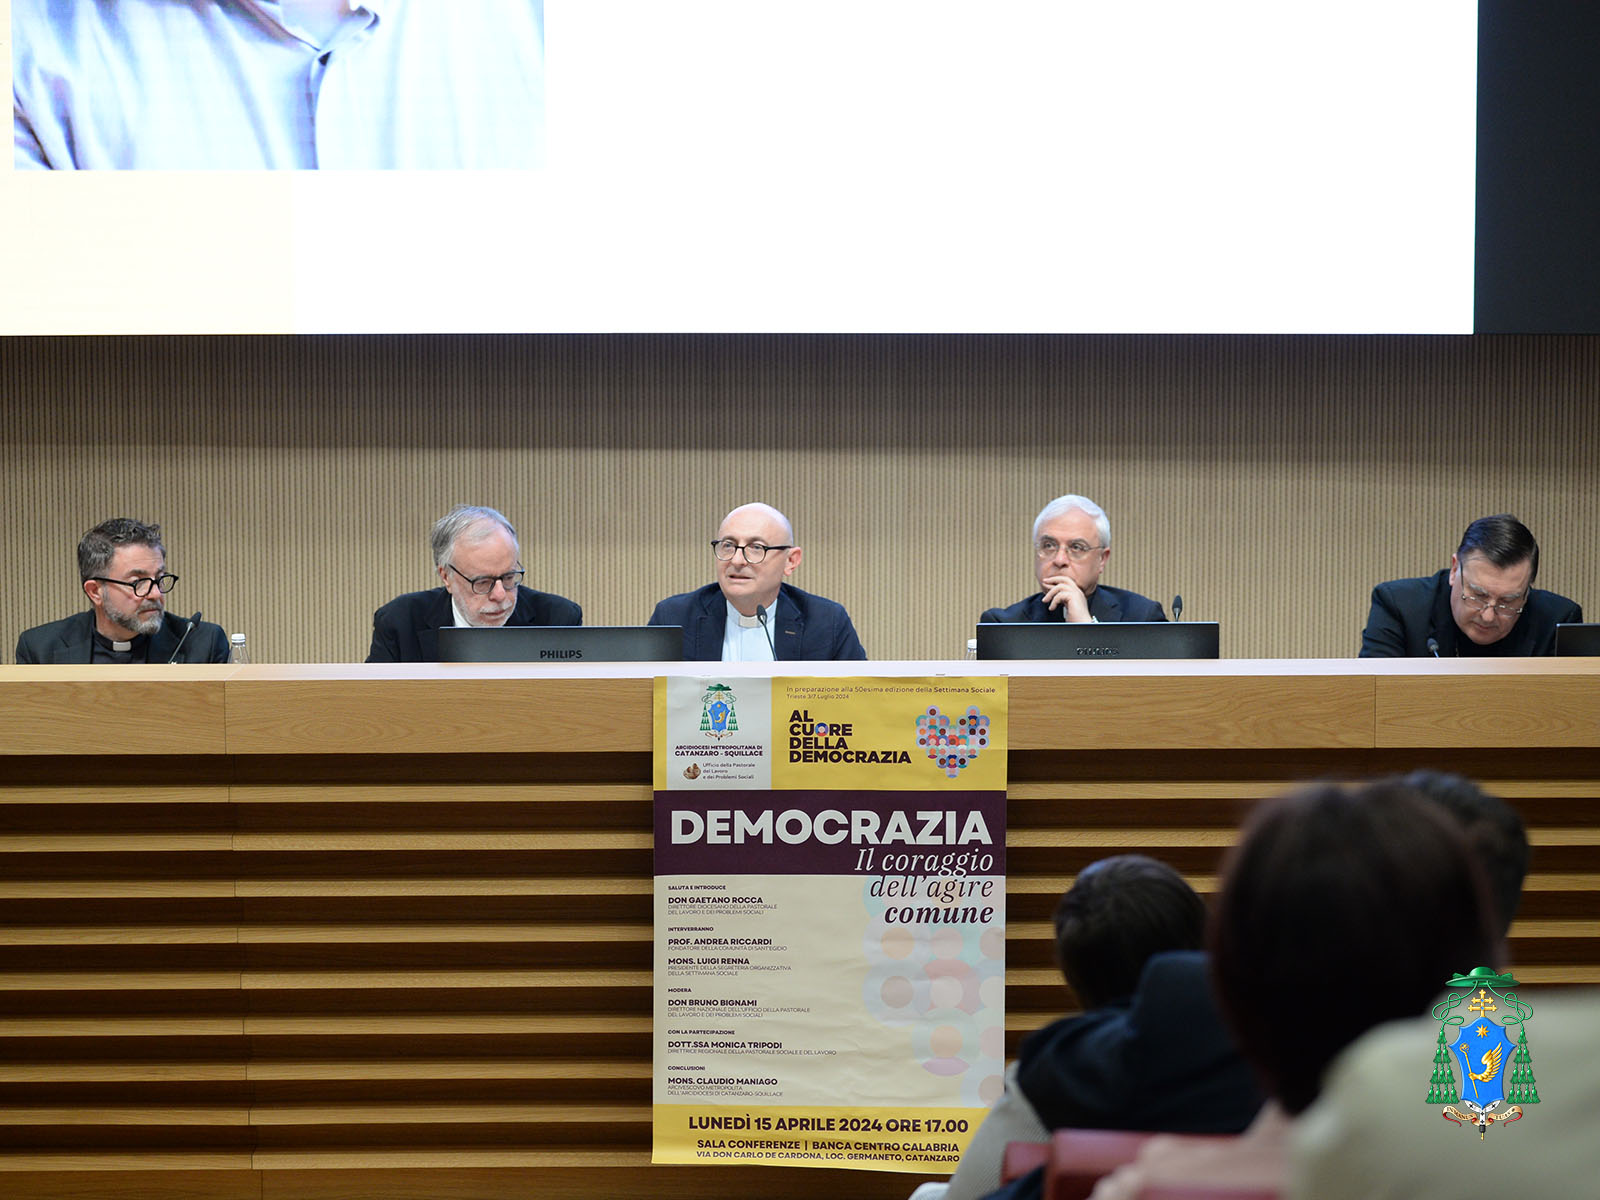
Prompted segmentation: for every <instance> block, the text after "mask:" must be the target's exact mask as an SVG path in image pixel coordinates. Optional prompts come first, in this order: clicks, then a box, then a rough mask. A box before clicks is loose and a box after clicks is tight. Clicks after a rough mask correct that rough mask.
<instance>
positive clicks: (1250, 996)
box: [1094, 780, 1502, 1200]
mask: <svg viewBox="0 0 1600 1200" xmlns="http://www.w3.org/2000/svg"><path fill="white" fill-rule="evenodd" d="M1208 944H1209V946H1210V949H1211V955H1212V970H1213V977H1214V979H1215V983H1216V989H1217V997H1218V1001H1219V1003H1220V1005H1221V1007H1222V1012H1223V1016H1224V1017H1225V1019H1226V1021H1227V1024H1228V1026H1229V1028H1230V1029H1231V1030H1232V1031H1233V1035H1234V1037H1235V1039H1236V1040H1237V1042H1238V1044H1239V1047H1240V1049H1241V1050H1242V1051H1243V1053H1244V1056H1245V1058H1246V1059H1248V1060H1249V1062H1250V1063H1251V1065H1252V1066H1253V1067H1254V1068H1255V1070H1256V1072H1257V1074H1258V1076H1259V1078H1260V1079H1261V1082H1262V1083H1263V1085H1264V1086H1265V1088H1266V1090H1267V1093H1268V1094H1269V1096H1270V1097H1271V1098H1272V1102H1271V1103H1269V1104H1267V1105H1266V1107H1265V1108H1263V1109H1262V1112H1261V1115H1260V1116H1259V1117H1258V1118H1257V1119H1256V1120H1255V1122H1254V1123H1253V1124H1252V1125H1251V1126H1250V1128H1249V1129H1248V1130H1247V1131H1246V1132H1245V1133H1244V1134H1243V1135H1241V1136H1240V1137H1237V1138H1230V1139H1226V1140H1224V1141H1220V1142H1217V1141H1211V1142H1204V1143H1202V1142H1198V1141H1196V1140H1194V1139H1189V1140H1187V1141H1186V1140H1184V1139H1180V1138H1170V1137H1161V1138H1155V1139H1152V1140H1151V1141H1150V1142H1148V1143H1146V1145H1145V1147H1144V1148H1143V1150H1142V1151H1141V1152H1140V1154H1139V1156H1138V1158H1137V1159H1136V1160H1135V1161H1134V1162H1133V1163H1131V1164H1129V1165H1128V1166H1125V1167H1122V1168H1120V1169H1118V1170H1117V1171H1116V1172H1114V1173H1112V1174H1111V1175H1109V1176H1107V1177H1106V1178H1105V1179H1102V1180H1101V1181H1100V1184H1099V1186H1098V1187H1097V1188H1096V1189H1095V1192H1094V1200H1126V1198H1130V1197H1133V1196H1137V1195H1138V1194H1139V1192H1140V1190H1141V1189H1143V1188H1145V1187H1148V1186H1152V1185H1162V1184H1167V1185H1170V1184H1175V1183H1186V1184H1191V1185H1194V1184H1207V1185H1215V1186H1219V1187H1220V1186H1231V1187H1239V1188H1262V1189H1280V1190H1281V1189H1282V1188H1283V1187H1284V1185H1285V1182H1286V1178H1287V1169H1288V1168H1287V1163H1288V1143H1289V1134H1290V1131H1291V1128H1292V1124H1293V1120H1292V1119H1293V1118H1294V1117H1297V1116H1298V1115H1299V1114H1300V1113H1302V1112H1304V1111H1305V1110H1306V1108H1307V1107H1309V1106H1310V1104H1311V1103H1312V1101H1314V1100H1315V1099H1316V1098H1317V1095H1318V1093H1319V1092H1320V1091H1321V1088H1322V1080H1323V1074H1324V1072H1325V1071H1326V1070H1327V1069H1328V1066H1329V1064H1330V1063H1332V1062H1333V1060H1334V1058H1335V1057H1336V1056H1337V1055H1338V1054H1339V1052H1340V1051H1341V1050H1343V1049H1344V1048H1345V1047H1346V1046H1348V1045H1349V1044H1350V1043H1351V1042H1353V1041H1355V1040H1356V1038H1358V1037H1359V1036H1360V1035H1361V1034H1363V1033H1365V1032H1366V1031H1367V1030H1368V1029H1371V1028H1373V1027H1374V1026H1376V1025H1379V1024H1381V1023H1383V1022H1386V1021H1392V1020H1396V1019H1399V1018H1402V1017H1414V1016H1417V1015H1419V1014H1422V1013H1426V1012H1428V1011H1429V1009H1430V1007H1431V1006H1432V1004H1433V1002H1434V1000H1435V998H1436V997H1437V996H1438V995H1439V993H1440V992H1442V991H1443V990H1444V987H1445V984H1446V983H1447V982H1448V981H1449V980H1450V979H1451V978H1452V977H1453V976H1455V975H1457V974H1458V973H1463V972H1466V971H1470V970H1472V969H1473V968H1474V967H1477V966H1482V965H1492V964H1495V963H1496V962H1497V961H1498V960H1499V958H1500V956H1501V953H1502V942H1501V938H1500V935H1499V932H1498V929H1497V918H1496V915H1495V913H1494V909H1493V903H1492V901H1491V900H1490V898H1489V894H1488V888H1487V886H1486V883H1485V880H1484V873H1483V870H1482V868H1481V867H1480V865H1479V863H1478V861H1477V859H1476V858H1475V857H1474V855H1473V853H1472V851H1471V850H1470V849H1469V848H1468V846H1467V842H1466V839H1465V837H1464V836H1463V835H1462V833H1461V830H1460V828H1459V827H1458V826H1457V824H1456V823H1455V822H1454V821H1452V820H1451V819H1450V818H1449V817H1448V816H1446V815H1445V814H1444V813H1443V812H1441V811H1440V810H1439V808H1438V807H1437V806H1436V805H1435V804H1432V803H1430V802H1429V801H1428V800H1426V799H1425V798H1424V797H1423V796H1422V795H1421V794H1420V793H1419V792H1418V791H1417V790H1416V789H1415V788H1413V787H1410V786H1408V785H1406V784H1404V783H1402V782H1400V781H1398V780H1381V781H1379V782H1377V783H1371V784H1366V785H1364V786H1356V787H1340V786H1336V785H1333V784H1320V785H1315V786H1312V787H1308V788H1306V789H1304V790H1302V791H1299V792H1295V793H1291V794H1290V795H1288V796H1285V797H1282V798H1280V799H1278V800H1274V801H1269V802H1268V803H1267V804H1265V805H1263V806H1262V807H1261V808H1259V809H1257V810H1256V812H1255V813H1253V814H1252V815H1251V817H1250V819H1249V820H1248V821H1247V822H1246V823H1245V827H1244V830H1243V832H1242V834H1241V837H1240V840H1239V843H1238V845H1237V846H1236V847H1235V848H1234V849H1233V851H1232V852H1231V853H1230V854H1229V856H1228V859H1227V862H1226V864H1225V866H1224V868H1223V879H1222V888H1221V892H1220V894H1219V896H1218V899H1217V905H1216V911H1215V916H1214V919H1213V921H1212V925H1211V930H1210V934H1209V937H1208Z"/></svg>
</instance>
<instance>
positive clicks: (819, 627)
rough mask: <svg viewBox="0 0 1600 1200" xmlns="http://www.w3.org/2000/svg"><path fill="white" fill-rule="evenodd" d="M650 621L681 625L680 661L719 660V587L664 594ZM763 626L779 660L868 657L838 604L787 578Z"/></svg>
mask: <svg viewBox="0 0 1600 1200" xmlns="http://www.w3.org/2000/svg"><path fill="white" fill-rule="evenodd" d="M649 624H651V625H682V626H683V661H684V662H721V661H722V634H723V631H724V630H725V628H726V626H727V624H728V602H727V601H726V600H724V599H723V597H722V589H721V588H720V587H718V586H717V585H716V584H714V583H708V584H707V585H706V586H705V587H703V588H701V589H700V590H699V591H695V592H684V593H683V594H682V595H681V596H669V597H667V599H665V600H663V601H662V602H661V603H660V604H658V605H656V610H655V612H653V613H651V614H650V621H649ZM767 628H768V631H769V632H770V633H771V634H772V647H773V652H774V655H775V657H776V658H777V660H778V661H779V662H790V661H802V660H803V661H810V662H825V661H829V660H839V659H864V658H866V657H867V652H866V651H865V650H863V649H862V648H861V640H860V639H859V638H858V637H856V628H855V626H854V625H852V624H851V623H850V614H849V613H847V612H845V610H844V608H843V607H842V606H840V605H838V604H835V603H834V602H833V601H832V600H824V599H823V598H822V597H821V596H813V595H812V594H811V593H810V592H802V591H801V590H800V589H799V588H797V587H790V586H789V585H788V584H787V583H785V584H783V585H782V586H780V587H779V588H778V599H777V602H776V603H775V604H774V605H773V606H772V613H771V620H770V623H769V624H768V626H767Z"/></svg>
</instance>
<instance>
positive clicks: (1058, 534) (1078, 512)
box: [978, 495, 1167, 623]
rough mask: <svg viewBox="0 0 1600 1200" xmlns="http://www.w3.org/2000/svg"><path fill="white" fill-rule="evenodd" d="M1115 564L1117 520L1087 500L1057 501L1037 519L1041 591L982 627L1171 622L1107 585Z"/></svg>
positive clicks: (1152, 605)
mask: <svg viewBox="0 0 1600 1200" xmlns="http://www.w3.org/2000/svg"><path fill="white" fill-rule="evenodd" d="M1110 561H1111V519H1110V518H1109V517H1107V516H1106V510H1105V509H1103V508H1101V507H1100V506H1099V505H1098V504H1096V503H1095V502H1094V501H1093V500H1090V499H1089V498H1088V497H1086V496H1074V495H1066V496H1057V497H1056V498H1055V499H1054V500H1052V501H1050V503H1049V504H1046V505H1045V506H1044V508H1042V509H1040V510H1039V515H1038V516H1037V517H1035V518H1034V519H1033V574H1034V578H1036V579H1037V580H1038V581H1039V591H1038V592H1036V593H1034V594H1033V595H1032V596H1029V597H1027V598H1026V599H1023V600H1018V601H1017V602H1016V603H1015V604H1013V605H1011V606H1009V607H1007V608H991V609H988V610H986V611H985V612H984V613H983V615H982V616H980V617H979V618H978V620H979V622H980V623H981V622H1000V623H1007V622H1016V621H1034V622H1037V621H1079V622H1082V621H1165V620H1166V619H1167V614H1166V613H1164V612H1162V611H1161V605H1160V604H1159V603H1157V602H1156V601H1154V600H1151V599H1149V598H1148V597H1146V596H1141V595H1139V593H1138V592H1130V591H1128V590H1127V589H1125V588H1117V587H1112V586H1111V585H1110V584H1108V583H1101V582H1100V576H1101V575H1102V574H1104V572H1105V569H1106V564H1107V563H1108V562H1110Z"/></svg>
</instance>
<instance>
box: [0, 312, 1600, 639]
mask: <svg viewBox="0 0 1600 1200" xmlns="http://www.w3.org/2000/svg"><path fill="white" fill-rule="evenodd" d="M1597 394H1600V339H1596V338H1593V337H1551V338H1532V337H1457V338H1447V337H1342V338H1336V337H1021V336H1018V337H988V336H986V337H976V336H970V337H956V336H942V337H941V336H883V337H844V336H838V337H823V336H744V337H734V336H712V335H696V336H670V337H669V336H588V337H584V336H559V337H554V336H550V337H466V336H462V337H347V338H338V337H303V338H297V339H291V338H170V339H162V338H148V339H140V338H124V339H118V338H61V339H17V338H13V339H7V340H6V341H5V342H4V345H3V347H0V396H3V397H4V399H5V414H6V418H7V426H6V432H5V436H4V439H3V442H0V500H3V501H4V503H5V505H6V508H7V511H8V512H10V513H11V514H12V518H11V520H9V521H7V522H6V523H5V524H4V526H3V527H0V552H3V553H4V554H5V555H6V560H7V561H8V562H11V563H14V564H16V567H15V570H16V572H17V574H18V577H19V579H20V580H22V585H21V586H17V587H13V588H9V589H6V590H5V592H4V593H3V594H0V630H3V631H4V632H5V643H4V646H3V648H0V653H3V654H5V655H7V656H9V654H10V651H11V649H12V647H13V645H14V635H15V633H16V632H17V631H19V630H20V629H23V628H26V627H27V626H29V625H33V624H37V623H39V622H42V621H46V620H51V619H54V618H56V617H59V616H62V615H65V614H67V613H69V612H72V611H74V610H75V609H77V608H79V607H82V605H83V601H82V597H81V593H80V592H79V589H78V582H77V578H76V570H75V566H74V561H73V548H74V546H75V544H76V541H77V539H78V537H79V536H80V535H81V533H82V532H83V531H84V530H85V529H87V528H88V527H89V526H91V525H92V524H94V523H95V522H96V521H98V520H100V519H102V518H104V517H106V516H111V515H117V514H127V515H134V516H139V517H142V518H144V519H147V520H157V521H160V522H162V523H163V524H164V526H165V528H166V529H167V533H168V540H169V542H170V546H169V549H170V551H171V562H170V566H171V568H172V569H173V570H174V571H176V572H177V573H178V574H179V575H181V576H182V582H181V583H180V584H179V587H178V590H177V592H176V594H175V595H174V597H173V600H172V606H173V608H174V609H175V610H177V611H181V612H182V613H183V614H184V615H187V614H189V613H191V612H193V611H194V610H195V609H197V608H198V609H202V610H204V611H205V612H206V614H207V616H208V617H209V618H211V619H214V620H217V621H220V622H221V623H222V624H223V625H225V626H226V627H227V628H228V629H230V630H239V631H243V632H246V633H247V634H248V635H249V636H250V639H251V641H252V643H253V645H254V648H255V653H256V656H257V661H266V662H278V663H301V662H341V661H342V662H349V661H358V660H360V659H361V658H363V657H364V656H365V653H366V649H367V645H368V640H369V634H370V628H371V614H372V611H373V609H375V608H376V607H377V606H378V605H380V604H382V603H383V602H385V601H386V600H388V599H389V598H391V597H392V596H394V595H395V594H397V593H399V592H401V591H406V590H411V589H415V588H422V587H428V586H431V584H432V582H433V579H434V577H433V574H432V570H431V564H430V561H429V558H428V550H427V530H428V527H429V525H430V524H431V523H432V521H433V520H434V519H435V518H436V517H438V516H439V515H440V514H441V513H442V512H443V511H444V510H445V509H447V508H448V507H449V506H450V505H451V504H453V503H456V502H458V501H472V502H485V503H490V504H493V505H495V506H496V507H499V508H501V509H503V510H504V511H505V512H506V513H507V514H508V515H509V516H510V517H511V518H512V520H513V521H514V522H515V523H516V524H517V526H518V528H519V530H520V531H521V533H522V539H523V545H524V560H525V562H526V565H527V566H528V568H529V572H530V582H532V583H534V584H535V585H536V586H539V587H543V588H545V589H547V590H550V591H555V592H559V593H561V594H563V595H567V596H570V597H572V598H574V599H576V600H577V601H579V603H581V604H582V605H583V607H584V610H585V613H586V615H587V619H588V620H589V621H590V623H605V624H633V623H638V622H642V621H643V620H645V619H646V618H647V617H648V615H649V613H650V610H651V608H652V606H653V605H654V603H655V601H656V600H658V599H660V598H661V597H663V596H665V595H668V594H671V593H674V592H680V591H684V590H687V589H690V588H693V587H696V586H698V585H700V584H701V583H704V582H707V581H709V580H710V579H711V575H712V571H711V561H710V557H709V554H708V553H707V548H706V542H707V541H709V539H710V537H711V535H712V533H713V532H714V530H715V526H716V523H717V521H718V519H719V518H720V517H721V515H722V514H723V513H724V512H725V511H726V510H727V509H728V508H730V507H732V506H733V505H735V504H737V503H740V502H743V501H745V500H749V499H756V498H762V499H768V500H770V501H772V502H774V503H776V504H777V505H778V506H779V507H781V508H783V509H785V510H786V511H787V512H788V513H789V514H790V516H791V517H792V518H793V519H794V521H795V525H796V533H797V537H798V538H799V540H800V542H801V544H802V545H803V546H804V547H805V550H806V560H805V562H804V563H803V564H802V566H801V568H800V571H799V573H798V574H797V575H796V576H795V582H796V583H797V584H798V585H799V586H801V587H804V588H807V589H809V590H813V591H817V592H820V593H822V594H824V595H828V596H831V597H833V598H835V599H838V600H840V601H841V602H843V603H844V604H845V605H846V606H847V607H848V608H849V609H850V611H851V613H852V614H853V615H854V617H855V619H856V623H857V625H858V627H859V629H860V632H861V635H862V639H863V641H864V643H865V645H866V647H867V650H868V652H869V653H870V654H871V655H872V656H873V657H874V658H878V659H920V658H935V659H937V658H957V657H960V655H961V653H962V650H963V648H964V646H965V642H966V639H967V638H968V637H970V636H971V625H972V623H973V621H974V620H975V619H976V616H977V614H978V613H979V612H981V611H982V610H983V609H985V608H988V607H991V606H993V605H997V604H1007V603H1010V602H1011V601H1013V600H1016V599H1018V598H1020V597H1022V596H1024V595H1027V594H1028V593H1029V592H1030V591H1031V590H1032V588H1033V581H1032V555H1031V551H1030V549H1029V545H1028V541H1029V528H1030V525H1031V522H1032V519H1033V516H1034V514H1035V513H1036V512H1037V511H1038V509H1039V508H1040V506H1041V505H1042V504H1043V503H1044V502H1045V501H1046V500H1048V499H1050V498H1051V497H1053V496H1055V495H1058V494H1060V493H1061V492H1064V491H1078V492H1081V493H1084V494H1086V495H1089V496H1091V497H1093V498H1095V499H1097V500H1098V501H1099V502H1100V503H1102V504H1103V505H1104V506H1105V507H1106V508H1107V510H1108V511H1109V513H1110V515H1111V518H1112V525H1113V547H1114V551H1113V556H1112V560H1111V565H1110V568H1109V572H1108V574H1107V576H1106V578H1107V581H1108V582H1111V583H1115V584H1120V585H1122V586H1126V587H1131V588H1133V589H1135V590H1137V591H1142V592H1144V593H1146V594H1148V595H1151V596H1153V597H1156V598H1159V599H1160V600H1161V601H1162V602H1163V603H1168V602H1170V600H1171V597H1172V595H1173V594H1174V593H1175V592H1177V593H1182V594H1183V596H1184V600H1185V605H1186V608H1185V612H1186V614H1187V615H1188V616H1190V617H1191V618H1193V619H1204V620H1219V621H1221V622H1222V623H1223V654H1224V655H1225V656H1230V657H1272V658H1281V657H1343V656H1348V655H1352V654H1354V653H1355V650H1356V649H1357V647H1358V645H1359V638H1360V631H1361V627H1362V625H1363V623H1364V621H1365V617H1366V612H1367V605H1368V595H1369V591H1370V588H1371V586H1372V584H1373V583H1374V582H1376V581H1379V580H1383V579H1388V578H1393V577H1396V576H1402V575H1419V574H1425V573H1428V572H1430V571H1432V570H1434V569H1437V568H1438V567H1440V566H1442V565H1444V564H1445V562H1446V561H1447V559H1448V556H1449V553H1450V551H1451V550H1452V549H1453V548H1454V546H1455V544H1456V541H1457V540H1458V539H1459V537H1460V534H1461V531H1462V530H1463V529H1464V528H1465V526H1466V524H1467V522H1468V521H1470V520H1471V519H1472V518H1474V517H1477V516H1481V515H1484V514H1486V513H1492V512H1498V511H1503V510H1511V511H1513V512H1516V513H1518V514H1519V515H1520V516H1521V517H1522V518H1523V519H1524V520H1525V521H1527V522H1528V524H1529V525H1530V526H1531V527H1532V528H1533V530H1534V532H1535V533H1536V534H1537V535H1538V536H1539V538H1540V539H1541V542H1542V545H1543V547H1544V558H1543V567H1542V571H1541V582H1542V583H1544V584H1546V585H1547V586H1549V587H1550V588H1551V589H1553V590H1556V591H1559V592H1562V593H1564V594H1566V595H1569V596H1572V597H1574V598H1575V599H1578V600H1579V601H1580V602H1581V601H1584V600H1588V601H1589V603H1590V607H1591V608H1596V607H1600V551H1597V547H1600V489H1597V488H1595V487H1594V486H1593V481H1594V478H1595V474H1596V466H1597V462H1600V460H1597V455H1596V446H1597V445H1600V404H1597V403H1596V402H1595V401H1596V396H1597Z"/></svg>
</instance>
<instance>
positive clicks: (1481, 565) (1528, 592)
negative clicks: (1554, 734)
mask: <svg viewBox="0 0 1600 1200" xmlns="http://www.w3.org/2000/svg"><path fill="white" fill-rule="evenodd" d="M1538 577H1539V543H1538V542H1536V541H1534V539H1533V534H1532V533H1530V532H1529V531H1528V527H1527V526H1526V525H1524V524H1523V523H1522V522H1521V521H1519V520H1517V519H1516V518H1515V517H1513V516H1512V515H1511V514H1510V513H1500V514H1499V515H1498V516H1493V517H1479V518H1478V519H1477V520H1476V521H1474V522H1473V523H1472V524H1471V525H1468V526H1467V532H1466V533H1465V534H1463V535H1462V537H1461V545H1460V546H1458V547H1457V548H1456V552H1455V553H1454V554H1452V555H1451V556H1450V566H1449V569H1448V570H1444V571H1439V572H1437V573H1435V574H1433V575H1431V576H1425V577H1423V578H1421V579H1391V580H1390V581H1389V582H1388V583H1380V584H1379V585H1378V586H1377V587H1375V588H1373V589H1372V611H1371V612H1370V613H1369V614H1368V615H1367V627H1366V629H1365V630H1364V631H1363V632H1362V634H1361V657H1362V658H1429V657H1432V658H1456V657H1458V656H1459V657H1463V658H1465V657H1469V656H1480V655H1495V656H1500V657H1508V658H1510V657H1527V656H1529V655H1547V654H1554V653H1555V642H1556V626H1557V625H1564V624H1569V623H1575V622H1579V621H1582V620H1583V609H1582V608H1581V607H1579V606H1578V605H1577V604H1574V603H1573V602H1572V601H1571V600H1568V599H1567V598H1566V597H1565V596H1558V595H1556V594H1555V593H1554V592H1544V591H1540V590H1539V589H1538V588H1536V587H1534V586H1533V581H1534V580H1535V579H1537V578H1538Z"/></svg>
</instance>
